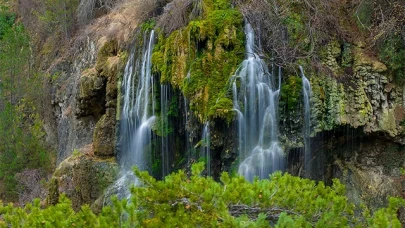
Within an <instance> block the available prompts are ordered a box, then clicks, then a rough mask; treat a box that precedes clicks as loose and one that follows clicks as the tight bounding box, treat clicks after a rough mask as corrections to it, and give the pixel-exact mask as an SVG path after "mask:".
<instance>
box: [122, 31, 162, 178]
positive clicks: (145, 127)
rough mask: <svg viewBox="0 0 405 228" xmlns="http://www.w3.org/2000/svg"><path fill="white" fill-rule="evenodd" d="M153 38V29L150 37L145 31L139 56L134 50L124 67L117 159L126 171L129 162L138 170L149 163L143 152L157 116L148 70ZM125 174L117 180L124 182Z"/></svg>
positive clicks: (126, 171) (150, 138)
mask: <svg viewBox="0 0 405 228" xmlns="http://www.w3.org/2000/svg"><path fill="white" fill-rule="evenodd" d="M154 39H155V38H154V31H151V32H150V35H149V37H147V36H146V35H145V37H144V40H145V44H144V47H143V49H142V56H139V57H138V58H137V57H136V56H135V55H136V53H135V51H136V50H133V52H132V53H131V55H130V57H129V59H128V62H127V64H126V67H125V73H124V77H123V85H122V92H123V96H124V99H123V109H122V113H121V120H120V139H119V146H120V148H119V151H120V154H119V161H120V165H121V168H122V171H123V172H124V173H125V175H131V173H132V172H131V167H132V166H137V167H138V168H139V169H140V170H148V169H149V166H150V161H148V159H147V157H145V155H146V154H147V153H148V151H147V150H148V147H149V145H150V142H151V140H152V130H151V125H152V124H153V123H154V121H155V118H156V117H155V113H154V110H155V102H154V99H153V94H154V91H153V79H152V73H151V56H152V50H153V45H154ZM136 85H137V86H136ZM135 87H136V88H135ZM125 175H124V177H122V178H121V179H120V182H122V183H124V182H126V181H124V179H125Z"/></svg>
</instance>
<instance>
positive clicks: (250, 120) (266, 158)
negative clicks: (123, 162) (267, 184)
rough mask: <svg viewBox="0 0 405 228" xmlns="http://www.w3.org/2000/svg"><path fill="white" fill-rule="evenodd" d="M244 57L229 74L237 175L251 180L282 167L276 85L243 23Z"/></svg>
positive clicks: (282, 157)
mask: <svg viewBox="0 0 405 228" xmlns="http://www.w3.org/2000/svg"><path fill="white" fill-rule="evenodd" d="M245 33H246V39H247V41H246V59H245V60H244V61H243V63H242V64H241V66H240V67H239V69H238V70H237V71H236V73H235V75H234V76H233V77H232V81H233V84H232V91H233V103H234V110H235V112H236V113H237V128H238V140H239V145H238V147H239V148H238V149H239V158H240V159H241V162H240V165H239V174H240V175H243V176H245V178H246V179H248V180H252V179H253V177H254V176H258V177H259V178H267V177H268V175H269V174H270V173H272V172H274V171H276V170H282V169H283V168H284V154H283V150H282V148H281V147H280V144H279V141H278V120H277V112H276V111H277V110H278V99H279V92H280V80H281V78H280V77H281V73H280V72H281V71H280V70H279V75H278V76H279V79H278V81H279V85H278V86H277V87H276V85H275V84H276V83H275V79H274V76H273V75H272V74H271V73H270V72H269V70H268V68H267V66H266V63H265V62H264V61H263V60H261V59H260V57H259V56H258V55H257V54H256V53H255V50H254V49H255V43H254V32H253V29H252V27H251V26H250V25H249V24H247V25H246V28H245Z"/></svg>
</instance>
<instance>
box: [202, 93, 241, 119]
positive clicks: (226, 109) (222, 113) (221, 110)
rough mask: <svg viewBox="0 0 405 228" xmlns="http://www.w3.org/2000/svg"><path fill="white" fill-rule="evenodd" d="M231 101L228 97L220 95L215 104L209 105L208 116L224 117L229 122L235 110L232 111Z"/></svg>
mask: <svg viewBox="0 0 405 228" xmlns="http://www.w3.org/2000/svg"><path fill="white" fill-rule="evenodd" d="M232 109H233V102H232V100H231V99H230V98H227V97H222V98H220V99H218V101H217V102H216V103H215V105H213V106H211V107H210V110H209V113H208V116H212V117H214V118H215V117H221V118H225V119H226V121H227V122H228V123H230V122H231V121H232V120H233V119H234V117H235V112H233V111H232Z"/></svg>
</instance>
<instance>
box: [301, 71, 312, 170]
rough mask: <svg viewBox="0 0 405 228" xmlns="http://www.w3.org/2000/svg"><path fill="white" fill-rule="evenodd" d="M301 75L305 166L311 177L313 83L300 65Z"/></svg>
mask: <svg viewBox="0 0 405 228" xmlns="http://www.w3.org/2000/svg"><path fill="white" fill-rule="evenodd" d="M300 71H301V77H302V94H303V95H304V127H303V137H304V154H305V155H304V156H305V157H304V168H305V176H306V177H310V174H311V157H312V156H311V109H310V108H311V107H310V98H311V84H310V83H309V80H308V79H307V78H306V77H305V74H304V69H303V68H302V66H300Z"/></svg>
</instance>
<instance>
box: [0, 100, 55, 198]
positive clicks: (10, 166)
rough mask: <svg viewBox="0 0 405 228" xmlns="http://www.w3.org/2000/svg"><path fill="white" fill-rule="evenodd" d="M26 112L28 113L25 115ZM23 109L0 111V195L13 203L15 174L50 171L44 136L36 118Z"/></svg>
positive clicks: (14, 107) (15, 185) (16, 194)
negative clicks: (24, 171) (37, 170)
mask: <svg viewBox="0 0 405 228" xmlns="http://www.w3.org/2000/svg"><path fill="white" fill-rule="evenodd" d="M27 110H28V113H27ZM30 112H31V111H30V110H29V109H25V110H24V106H23V105H19V106H13V105H11V104H9V103H8V104H6V106H5V108H4V109H3V110H1V111H0V141H1V143H0V185H3V189H1V188H0V195H2V196H3V197H4V199H6V200H16V198H17V196H18V193H19V192H18V191H17V190H18V188H19V187H18V182H17V179H16V174H17V173H20V172H22V171H23V170H24V169H38V168H39V169H41V170H42V171H44V172H46V171H48V169H49V168H50V160H49V159H50V156H49V154H48V152H47V150H46V147H45V146H44V145H43V144H42V140H43V137H44V135H45V133H44V132H43V130H42V122H41V121H40V119H39V116H38V114H29V113H30Z"/></svg>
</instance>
